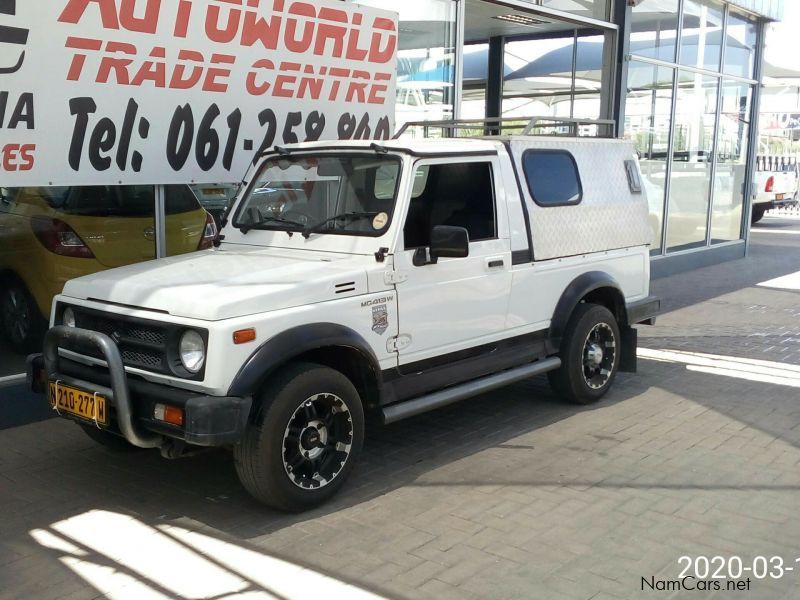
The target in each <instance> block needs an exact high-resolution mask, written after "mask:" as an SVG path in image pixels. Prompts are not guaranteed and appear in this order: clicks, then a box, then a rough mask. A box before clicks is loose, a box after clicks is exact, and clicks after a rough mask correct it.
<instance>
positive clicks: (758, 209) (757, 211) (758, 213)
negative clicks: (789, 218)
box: [750, 204, 767, 224]
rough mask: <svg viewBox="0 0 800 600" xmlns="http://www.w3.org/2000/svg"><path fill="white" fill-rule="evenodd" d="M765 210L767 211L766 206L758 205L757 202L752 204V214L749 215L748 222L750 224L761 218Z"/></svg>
mask: <svg viewBox="0 0 800 600" xmlns="http://www.w3.org/2000/svg"><path fill="white" fill-rule="evenodd" d="M766 212H767V209H766V207H764V206H759V205H758V204H754V205H753V214H752V216H751V217H750V223H752V224H756V223H758V222H759V221H760V220H761V219H763V218H764V213H766Z"/></svg>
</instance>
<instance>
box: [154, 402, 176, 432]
mask: <svg viewBox="0 0 800 600" xmlns="http://www.w3.org/2000/svg"><path fill="white" fill-rule="evenodd" d="M153 417H155V419H156V420H157V421H164V423H169V424H170V425H177V426H178V427H182V426H183V411H182V410H181V409H180V408H177V407H175V406H169V405H168V404H156V406H155V409H154V410H153Z"/></svg>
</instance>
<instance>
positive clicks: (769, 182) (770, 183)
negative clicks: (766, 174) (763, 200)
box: [764, 177, 775, 192]
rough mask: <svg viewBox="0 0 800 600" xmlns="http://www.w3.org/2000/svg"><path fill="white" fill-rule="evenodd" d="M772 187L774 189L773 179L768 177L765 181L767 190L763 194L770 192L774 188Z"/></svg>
mask: <svg viewBox="0 0 800 600" xmlns="http://www.w3.org/2000/svg"><path fill="white" fill-rule="evenodd" d="M774 187H775V178H774V177H770V178H769V179H767V188H766V189H765V190H764V191H765V192H771V191H772V188H774Z"/></svg>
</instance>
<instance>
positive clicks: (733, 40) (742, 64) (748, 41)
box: [724, 12, 758, 79]
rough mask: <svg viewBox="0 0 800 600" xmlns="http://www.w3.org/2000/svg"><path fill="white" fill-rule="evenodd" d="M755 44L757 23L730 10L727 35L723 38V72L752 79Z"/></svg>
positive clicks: (756, 41) (756, 40) (756, 42)
mask: <svg viewBox="0 0 800 600" xmlns="http://www.w3.org/2000/svg"><path fill="white" fill-rule="evenodd" d="M756 44H758V24H757V23H755V22H754V21H750V20H749V19H747V18H745V17H743V16H740V15H737V14H735V13H733V12H731V13H730V15H729V17H728V37H727V39H726V40H725V68H724V71H725V73H726V74H727V75H735V76H737V77H744V78H746V79H752V78H753V75H754V69H755V57H756Z"/></svg>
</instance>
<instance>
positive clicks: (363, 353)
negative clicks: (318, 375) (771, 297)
mask: <svg viewBox="0 0 800 600" xmlns="http://www.w3.org/2000/svg"><path fill="white" fill-rule="evenodd" d="M337 349H347V350H351V351H355V352H357V353H358V355H360V358H361V359H363V360H364V361H365V362H366V363H367V364H368V365H369V367H370V369H371V370H372V372H373V373H374V376H375V378H376V379H375V381H374V382H373V383H374V385H375V386H376V387H377V391H378V392H380V390H381V389H382V381H381V369H380V365H379V363H378V358H377V357H376V356H375V353H374V352H373V350H372V348H371V347H370V345H369V344H368V343H367V342H366V340H364V338H363V337H361V335H359V334H358V333H357V332H355V331H353V330H352V329H350V328H349V327H345V326H344V325H339V324H337V323H308V324H305V325H299V326H297V327H292V328H290V329H287V330H285V331H282V332H280V333H279V334H277V335H275V336H274V337H272V338H270V339H269V340H267V341H266V342H264V343H263V344H262V345H261V346H260V347H259V348H258V349H257V350H256V351H255V352H253V354H251V355H250V357H249V358H248V359H247V361H245V363H244V364H243V365H242V367H241V368H240V369H239V372H238V373H237V374H236V376H235V377H234V379H233V382H232V383H231V385H230V388H229V389H228V395H229V396H254V395H256V394H257V393H258V391H259V390H260V389H261V387H262V386H263V385H264V383H265V382H266V381H267V379H268V378H269V377H270V375H272V374H273V373H274V372H275V370H276V369H277V368H278V367H280V366H281V365H284V364H286V363H287V362H290V361H292V360H293V359H297V358H300V357H302V356H304V355H306V356H307V355H308V354H309V353H312V354H313V353H319V352H322V351H325V350H330V351H332V352H335V351H336V350H337ZM345 375H347V373H345ZM353 384H354V385H355V386H356V388H358V387H359V382H356V381H354V382H353ZM362 400H363V401H364V402H365V405H366V404H367V402H368V400H369V399H367V398H362Z"/></svg>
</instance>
